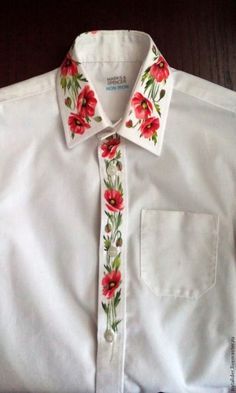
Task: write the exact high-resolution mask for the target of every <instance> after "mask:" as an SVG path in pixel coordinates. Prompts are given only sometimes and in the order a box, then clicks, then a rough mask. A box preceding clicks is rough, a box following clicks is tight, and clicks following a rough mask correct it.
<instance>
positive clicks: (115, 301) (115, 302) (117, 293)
mask: <svg viewBox="0 0 236 393" xmlns="http://www.w3.org/2000/svg"><path fill="white" fill-rule="evenodd" d="M120 294H121V289H120V290H119V291H118V292H116V296H115V298H114V307H117V306H118V304H119V302H120Z"/></svg>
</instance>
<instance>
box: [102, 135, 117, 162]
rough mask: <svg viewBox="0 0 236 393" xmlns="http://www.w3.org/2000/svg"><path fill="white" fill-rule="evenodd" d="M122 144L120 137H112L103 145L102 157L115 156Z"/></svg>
mask: <svg viewBox="0 0 236 393" xmlns="http://www.w3.org/2000/svg"><path fill="white" fill-rule="evenodd" d="M119 144H120V138H111V139H108V141H107V142H104V143H103V144H102V145H101V149H102V150H103V153H102V157H108V158H113V157H114V156H115V154H116V150H117V148H118V146H119Z"/></svg>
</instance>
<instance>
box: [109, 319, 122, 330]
mask: <svg viewBox="0 0 236 393" xmlns="http://www.w3.org/2000/svg"><path fill="white" fill-rule="evenodd" d="M121 321H122V319H118V320H117V321H115V322H113V324H112V325H111V327H112V329H113V330H114V332H116V331H117V326H118V324H119V323H120V322H121Z"/></svg>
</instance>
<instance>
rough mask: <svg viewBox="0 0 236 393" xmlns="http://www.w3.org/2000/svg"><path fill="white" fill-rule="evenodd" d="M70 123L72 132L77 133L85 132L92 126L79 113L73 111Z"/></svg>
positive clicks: (69, 119)
mask: <svg viewBox="0 0 236 393" xmlns="http://www.w3.org/2000/svg"><path fill="white" fill-rule="evenodd" d="M68 124H69V126H70V130H71V132H73V133H75V134H83V133H84V132H85V130H86V128H90V125H89V124H88V123H87V122H86V121H85V120H84V118H83V117H81V116H80V115H79V114H77V113H71V114H70V116H69V118H68Z"/></svg>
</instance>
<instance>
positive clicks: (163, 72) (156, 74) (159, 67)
mask: <svg viewBox="0 0 236 393" xmlns="http://www.w3.org/2000/svg"><path fill="white" fill-rule="evenodd" d="M150 74H151V75H152V77H153V78H154V79H156V80H157V82H161V81H163V80H166V79H167V78H168V76H169V69H168V64H167V62H166V61H165V59H164V58H163V57H162V56H160V57H159V59H158V61H157V62H156V63H154V64H153V65H152V66H151V68H150Z"/></svg>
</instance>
